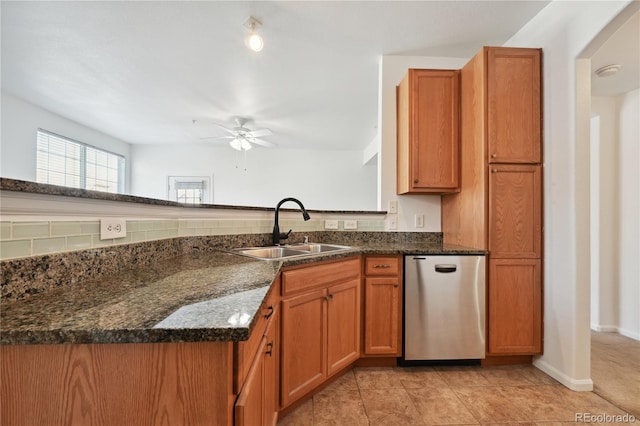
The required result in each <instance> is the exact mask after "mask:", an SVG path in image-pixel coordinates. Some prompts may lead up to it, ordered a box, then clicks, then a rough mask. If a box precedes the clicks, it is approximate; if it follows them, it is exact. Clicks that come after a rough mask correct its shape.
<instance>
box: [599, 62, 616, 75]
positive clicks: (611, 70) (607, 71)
mask: <svg viewBox="0 0 640 426" xmlns="http://www.w3.org/2000/svg"><path fill="white" fill-rule="evenodd" d="M621 67H622V65H620V64H610V65H605V66H604V67H600V68H598V69H597V70H596V75H597V76H598V77H609V76H612V75H614V74H615V73H617V72H618V71H620V68H621Z"/></svg>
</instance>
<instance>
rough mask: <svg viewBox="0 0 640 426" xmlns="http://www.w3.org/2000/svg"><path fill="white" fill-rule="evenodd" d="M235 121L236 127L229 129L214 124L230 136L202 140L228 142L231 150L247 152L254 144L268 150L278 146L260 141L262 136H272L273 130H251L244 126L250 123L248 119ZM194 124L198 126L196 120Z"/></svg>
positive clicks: (243, 118) (242, 118) (235, 119)
mask: <svg viewBox="0 0 640 426" xmlns="http://www.w3.org/2000/svg"><path fill="white" fill-rule="evenodd" d="M234 121H235V122H236V127H233V128H227V127H224V126H222V125H220V124H217V123H213V124H215V125H216V126H218V127H220V128H221V129H223V130H225V131H227V132H229V133H230V134H229V136H212V137H206V138H200V139H202V140H228V139H230V141H229V145H231V148H233V149H235V150H237V151H247V150H249V149H251V146H252V144H256V145H260V146H264V147H267V148H272V147H274V146H276V144H274V143H273V142H268V141H265V140H263V139H259V138H260V137H262V136H269V135H271V134H272V133H271V130H269V129H258V130H251V129H249V128H247V127H244V125H245V124H246V123H247V122H248V121H249V118H247V117H234ZM193 124H196V120H193Z"/></svg>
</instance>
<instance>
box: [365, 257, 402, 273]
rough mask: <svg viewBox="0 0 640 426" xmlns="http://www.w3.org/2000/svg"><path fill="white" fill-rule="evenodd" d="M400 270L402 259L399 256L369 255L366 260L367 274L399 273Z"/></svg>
mask: <svg viewBox="0 0 640 426" xmlns="http://www.w3.org/2000/svg"><path fill="white" fill-rule="evenodd" d="M399 271H400V259H399V258H397V257H389V256H384V257H377V256H367V257H366V258H365V260H364V273H365V275H397V274H398V273H399Z"/></svg>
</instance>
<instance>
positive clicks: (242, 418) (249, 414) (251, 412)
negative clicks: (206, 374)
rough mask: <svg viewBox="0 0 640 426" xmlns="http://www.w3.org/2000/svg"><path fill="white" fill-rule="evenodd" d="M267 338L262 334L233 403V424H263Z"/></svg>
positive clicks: (246, 425)
mask: <svg viewBox="0 0 640 426" xmlns="http://www.w3.org/2000/svg"><path fill="white" fill-rule="evenodd" d="M266 343H267V339H266V337H264V336H262V338H261V339H260V345H259V346H258V351H259V352H258V355H257V356H256V357H255V359H254V361H253V364H252V365H251V368H250V369H249V372H248V374H247V379H246V380H245V382H244V386H243V387H242V392H240V395H238V400H237V401H236V405H235V423H234V425H235V426H254V425H263V424H264V423H263V416H264V392H263V389H264V356H263V355H262V354H263V353H264V350H265V347H266Z"/></svg>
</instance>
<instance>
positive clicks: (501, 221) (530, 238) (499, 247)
mask: <svg viewBox="0 0 640 426" xmlns="http://www.w3.org/2000/svg"><path fill="white" fill-rule="evenodd" d="M541 200H542V178H541V166H531V165H503V164H490V165H489V253H490V254H491V258H492V259H497V258H503V259H505V258H506V259H515V258H533V259H536V258H539V257H540V251H541V250H540V246H541V240H542V229H541V226H542V225H541V223H542V201H541Z"/></svg>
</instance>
